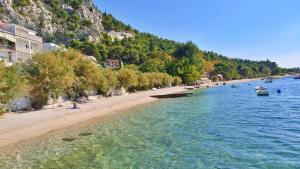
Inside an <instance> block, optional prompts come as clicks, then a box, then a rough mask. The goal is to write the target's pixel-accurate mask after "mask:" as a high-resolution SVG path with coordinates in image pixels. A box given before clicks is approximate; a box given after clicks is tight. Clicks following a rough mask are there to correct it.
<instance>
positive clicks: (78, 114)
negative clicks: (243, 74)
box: [0, 79, 257, 148]
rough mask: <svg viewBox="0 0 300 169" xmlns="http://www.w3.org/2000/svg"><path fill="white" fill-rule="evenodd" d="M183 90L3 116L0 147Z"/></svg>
mask: <svg viewBox="0 0 300 169" xmlns="http://www.w3.org/2000/svg"><path fill="white" fill-rule="evenodd" d="M254 80H257V79H245V80H234V81H225V82H222V83H226V84H233V83H243V82H250V81H254ZM219 83H221V82H219ZM207 85H209V86H210V87H214V86H217V85H216V83H210V84H207ZM205 87H206V85H203V88H205ZM185 90H186V89H184V87H172V88H163V89H157V90H149V91H143V92H137V93H132V94H128V95H124V96H114V97H109V98H104V99H98V100H93V101H92V102H89V103H85V104H79V105H78V106H79V109H72V105H71V104H67V105H65V106H62V107H56V108H53V109H43V110H39V111H32V112H26V113H6V114H4V115H3V116H1V117H0V148H2V147H7V146H12V145H14V144H18V143H21V142H24V141H29V140H32V139H34V138H38V137H41V136H43V135H47V134H49V133H52V132H55V131H58V130H62V129H66V128H68V127H71V126H74V125H77V124H80V123H83V122H88V121H90V120H94V119H99V120H100V119H101V118H105V117H107V116H110V115H114V114H116V113H118V112H121V111H122V110H126V109H129V108H133V107H135V106H138V105H142V104H146V103H150V102H153V101H156V100H158V99H156V98H152V97H150V96H152V95H164V94H171V93H176V92H183V91H185Z"/></svg>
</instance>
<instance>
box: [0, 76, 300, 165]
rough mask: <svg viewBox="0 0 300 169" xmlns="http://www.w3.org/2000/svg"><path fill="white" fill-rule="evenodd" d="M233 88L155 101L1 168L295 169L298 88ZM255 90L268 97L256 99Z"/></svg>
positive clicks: (51, 141)
mask: <svg viewBox="0 0 300 169" xmlns="http://www.w3.org/2000/svg"><path fill="white" fill-rule="evenodd" d="M236 85H238V86H236V87H235V88H232V86H231V85H224V86H223V85H220V86H219V87H214V88H208V89H199V90H194V95H193V96H191V97H184V98H175V99H174V98H173V99H161V100H159V101H156V102H153V103H150V104H146V105H143V106H139V107H136V108H133V109H129V110H125V111H124V112H122V113H119V114H117V115H113V116H111V117H108V118H105V119H102V120H99V121H93V122H91V123H90V124H88V125H84V126H83V127H80V128H76V129H75V128H74V129H70V130H66V131H62V132H59V133H53V134H50V135H49V136H46V137H43V138H40V139H37V140H36V141H35V142H34V143H27V144H24V145H17V146H15V147H14V148H12V149H11V150H7V151H4V152H2V153H1V154H0V168H1V169H14V168H16V169H18V168H20V169H27V168H31V169H35V168H47V169H48V168H49V169H77V168H78V169H93V168H94V169H101V168H104V169H123V168H124V169H127V168H133V169H198V168H199V169H300V80H295V79H293V78H292V77H284V78H281V79H276V80H274V81H273V83H268V84H267V83H264V81H261V80H259V81H254V82H247V83H241V84H236ZM260 85H262V86H264V87H267V88H268V90H269V92H270V95H269V96H264V97H259V96H257V95H256V93H255V87H256V86H260ZM277 90H281V93H278V92H277ZM64 138H73V139H74V140H72V141H70V140H68V141H63V139H64Z"/></svg>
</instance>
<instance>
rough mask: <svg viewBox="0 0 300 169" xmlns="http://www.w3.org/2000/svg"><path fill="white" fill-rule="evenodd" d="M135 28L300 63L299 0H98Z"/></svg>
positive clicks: (222, 49) (288, 63) (230, 53)
mask: <svg viewBox="0 0 300 169" xmlns="http://www.w3.org/2000/svg"><path fill="white" fill-rule="evenodd" d="M94 3H95V4H96V5H97V6H98V7H99V8H100V9H101V11H107V12H109V13H111V14H113V15H114V16H115V17H116V18H117V19H119V20H121V21H123V22H124V23H126V24H130V25H131V26H133V27H134V28H136V29H138V30H140V31H143V32H149V33H153V34H156V35H158V36H160V37H164V38H168V39H172V40H176V41H182V42H185V41H188V40H192V41H193V42H195V43H197V44H198V46H199V47H200V48H201V49H203V50H213V51H215V52H218V53H221V54H224V55H226V56H229V57H238V58H244V59H251V60H265V59H270V60H272V61H276V62H277V63H278V64H279V65H280V66H283V67H296V66H297V67H299V66H300V8H299V7H300V0H94Z"/></svg>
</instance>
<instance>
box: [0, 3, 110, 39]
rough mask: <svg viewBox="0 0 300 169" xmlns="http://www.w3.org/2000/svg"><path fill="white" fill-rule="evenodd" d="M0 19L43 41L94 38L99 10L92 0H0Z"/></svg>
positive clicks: (99, 28) (98, 29) (100, 28)
mask: <svg viewBox="0 0 300 169" xmlns="http://www.w3.org/2000/svg"><path fill="white" fill-rule="evenodd" d="M0 19H1V20H4V21H6V22H8V23H14V24H18V25H21V26H23V27H26V28H29V29H32V30H35V31H36V32H38V34H39V35H40V36H42V37H43V38H44V41H51V42H56V43H63V44H69V43H70V40H71V39H74V38H78V39H83V38H87V39H93V40H97V39H98V38H99V36H100V34H101V32H103V31H104V28H103V25H102V23H101V21H102V14H101V12H100V11H99V10H98V9H97V7H96V6H95V5H94V4H93V1H92V0H76V1H75V0H73V1H66V0H18V1H15V0H0Z"/></svg>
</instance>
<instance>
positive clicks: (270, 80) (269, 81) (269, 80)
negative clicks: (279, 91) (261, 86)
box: [265, 79, 273, 83]
mask: <svg viewBox="0 0 300 169" xmlns="http://www.w3.org/2000/svg"><path fill="white" fill-rule="evenodd" d="M272 82H273V79H267V80H266V81H265V83H272Z"/></svg>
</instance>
